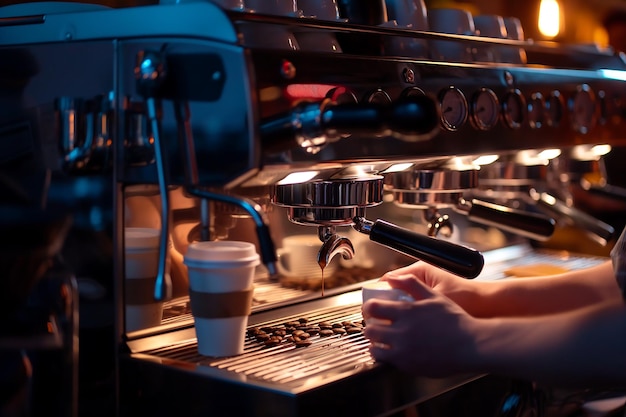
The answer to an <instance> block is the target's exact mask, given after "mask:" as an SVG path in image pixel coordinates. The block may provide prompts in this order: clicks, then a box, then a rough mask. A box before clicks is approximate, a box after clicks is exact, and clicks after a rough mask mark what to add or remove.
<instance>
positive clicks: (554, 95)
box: [546, 90, 563, 127]
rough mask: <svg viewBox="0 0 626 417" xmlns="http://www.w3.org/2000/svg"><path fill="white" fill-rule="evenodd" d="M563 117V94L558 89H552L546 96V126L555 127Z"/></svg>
mask: <svg viewBox="0 0 626 417" xmlns="http://www.w3.org/2000/svg"><path fill="white" fill-rule="evenodd" d="M562 118H563V96H562V95H561V93H560V92H559V91H558V90H554V91H553V92H551V93H550V95H549V96H548V98H546V123H548V126H552V127H557V126H558V125H559V124H560V123H561V119H562Z"/></svg>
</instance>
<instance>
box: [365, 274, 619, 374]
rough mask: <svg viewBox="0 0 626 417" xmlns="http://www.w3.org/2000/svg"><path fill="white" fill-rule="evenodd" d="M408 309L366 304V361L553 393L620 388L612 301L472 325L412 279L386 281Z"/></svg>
mask: <svg viewBox="0 0 626 417" xmlns="http://www.w3.org/2000/svg"><path fill="white" fill-rule="evenodd" d="M393 286H394V287H398V288H402V289H403V290H405V291H407V292H409V293H410V294H411V295H412V296H413V298H415V299H416V301H415V302H412V303H408V302H394V301H385V300H370V301H368V302H367V303H365V304H364V305H363V314H364V316H365V317H366V320H367V318H369V317H372V316H373V317H377V318H382V319H387V320H390V321H391V324H389V325H368V326H367V327H366V329H365V335H366V336H367V337H368V338H370V339H371V341H372V348H371V351H372V354H373V356H374V357H375V358H376V359H378V360H381V361H384V362H388V363H390V364H392V365H394V366H396V367H398V368H400V369H402V370H405V371H407V372H410V373H414V374H419V375H426V376H433V377H437V376H446V375H451V374H455V373H466V372H470V373H492V374H499V375H506V376H510V377H518V378H524V379H528V380H535V381H539V382H545V383H556V384H560V385H563V386H564V385H571V386H574V385H584V386H590V385H592V384H603V385H606V386H608V385H611V384H624V383H626V355H624V352H626V307H624V305H623V304H622V303H616V302H614V301H613V300H610V301H608V302H604V303H598V304H596V305H593V306H590V307H586V308H577V309H574V310H571V311H568V312H565V313H558V314H551V315H542V316H535V317H503V318H477V317H473V316H471V315H470V314H468V313H467V312H466V311H464V310H463V309H462V308H460V307H459V306H458V305H457V304H456V303H454V302H452V301H451V300H450V299H449V298H447V297H445V296H443V295H441V293H438V292H435V291H433V290H432V289H431V288H429V287H428V286H427V285H424V284H423V283H422V282H421V281H418V280H415V279H399V280H394V284H393Z"/></svg>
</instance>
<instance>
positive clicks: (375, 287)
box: [361, 281, 415, 324]
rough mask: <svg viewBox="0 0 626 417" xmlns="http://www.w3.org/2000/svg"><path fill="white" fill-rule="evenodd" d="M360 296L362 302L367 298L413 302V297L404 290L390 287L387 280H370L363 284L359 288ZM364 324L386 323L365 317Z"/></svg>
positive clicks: (385, 322)
mask: <svg viewBox="0 0 626 417" xmlns="http://www.w3.org/2000/svg"><path fill="white" fill-rule="evenodd" d="M361 296H362V298H363V302H364V303H365V302H366V301H368V300H372V299H377V300H388V301H406V302H413V301H415V299H414V298H413V297H411V296H410V295H409V294H408V293H406V292H405V291H402V290H399V289H397V288H392V287H391V286H390V285H389V283H388V282H387V281H371V282H367V283H365V284H363V287H362V288H361ZM365 321H366V324H387V321H386V320H379V319H374V318H371V317H370V318H366V319H365Z"/></svg>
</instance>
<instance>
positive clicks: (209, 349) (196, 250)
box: [184, 241, 260, 357]
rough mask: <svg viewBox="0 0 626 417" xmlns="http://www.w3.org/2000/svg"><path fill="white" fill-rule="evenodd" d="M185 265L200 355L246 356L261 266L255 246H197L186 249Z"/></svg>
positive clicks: (206, 243) (207, 243)
mask: <svg viewBox="0 0 626 417" xmlns="http://www.w3.org/2000/svg"><path fill="white" fill-rule="evenodd" d="M184 263H185V265H187V270H188V272H189V301H190V303H191V313H192V315H193V318H194V324H195V330H196V337H197V339H198V352H199V353H200V354H201V355H205V356H212V357H224V356H234V355H239V354H241V353H243V350H244V342H245V334H246V326H247V324H248V316H249V315H250V310H251V307H252V295H253V291H254V273H255V269H256V266H257V265H259V264H260V257H259V254H258V253H257V252H256V248H255V246H254V244H252V243H249V242H241V241H204V242H194V243H191V244H190V245H189V247H188V248H187V252H186V254H185V258H184Z"/></svg>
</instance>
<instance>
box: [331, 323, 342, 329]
mask: <svg viewBox="0 0 626 417" xmlns="http://www.w3.org/2000/svg"><path fill="white" fill-rule="evenodd" d="M341 327H343V325H342V324H341V323H333V329H339V328H341Z"/></svg>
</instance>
